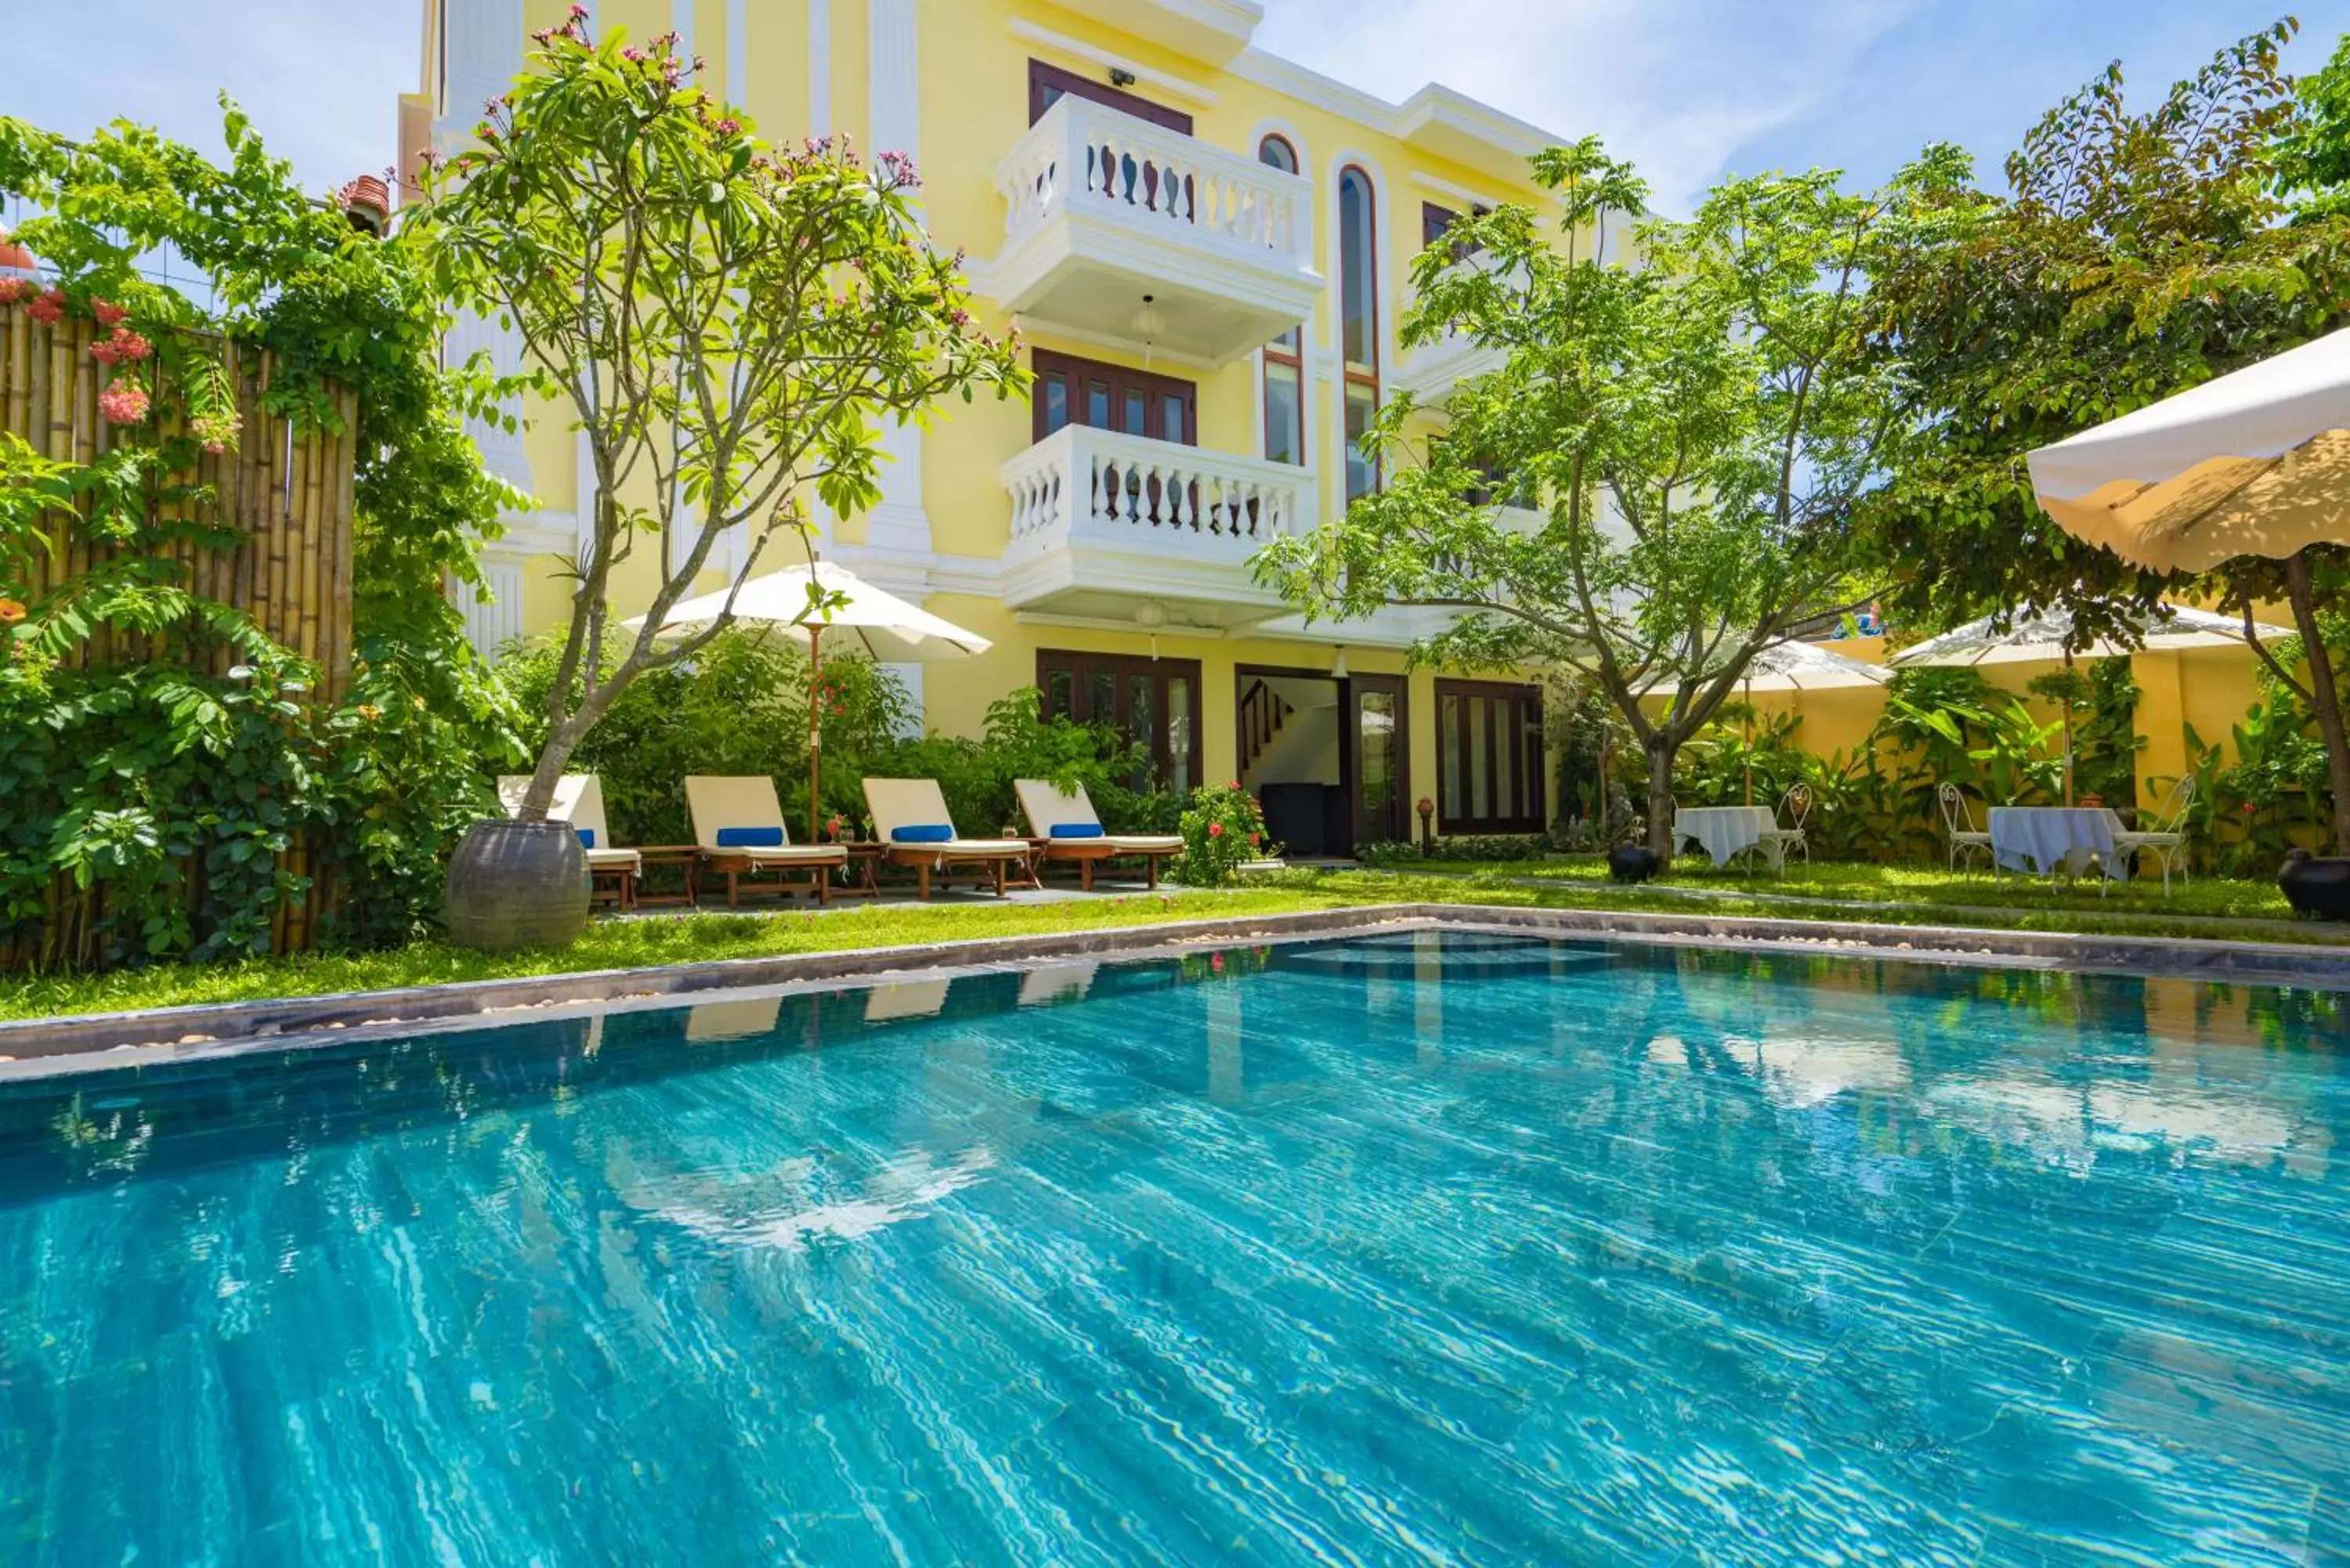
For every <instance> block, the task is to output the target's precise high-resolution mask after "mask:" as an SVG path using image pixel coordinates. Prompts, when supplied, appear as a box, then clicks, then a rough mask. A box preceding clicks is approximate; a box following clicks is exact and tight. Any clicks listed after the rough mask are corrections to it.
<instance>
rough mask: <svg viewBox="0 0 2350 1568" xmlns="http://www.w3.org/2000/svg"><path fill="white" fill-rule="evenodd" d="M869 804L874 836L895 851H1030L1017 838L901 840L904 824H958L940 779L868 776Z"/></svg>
mask: <svg viewBox="0 0 2350 1568" xmlns="http://www.w3.org/2000/svg"><path fill="white" fill-rule="evenodd" d="M865 805H866V807H867V809H868V810H870V811H871V812H872V813H873V836H874V837H876V838H878V839H879V840H880V841H881V842H882V843H884V844H886V845H888V846H889V850H890V853H891V854H893V855H912V856H919V857H924V858H927V859H931V860H941V859H958V858H969V859H974V860H994V859H1006V858H1009V857H1012V856H1014V855H1025V854H1027V853H1028V846H1027V845H1026V844H1024V843H1023V842H1022V841H1021V840H1019V839H1017V838H965V837H962V836H961V835H957V836H955V837H952V838H949V839H943V840H938V841H928V842H922V843H912V844H909V843H900V842H899V838H898V829H899V828H901V827H935V826H938V825H939V824H941V823H944V824H945V825H946V826H948V827H949V828H952V827H953V826H954V818H953V817H951V816H949V815H947V797H946V796H945V795H944V794H941V793H940V790H939V781H938V780H936V779H867V780H866V781H865Z"/></svg>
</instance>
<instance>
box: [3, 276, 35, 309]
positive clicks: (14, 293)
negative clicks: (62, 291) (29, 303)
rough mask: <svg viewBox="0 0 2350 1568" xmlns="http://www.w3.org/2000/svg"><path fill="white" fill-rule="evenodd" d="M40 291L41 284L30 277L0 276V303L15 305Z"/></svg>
mask: <svg viewBox="0 0 2350 1568" xmlns="http://www.w3.org/2000/svg"><path fill="white" fill-rule="evenodd" d="M40 292H41V286H40V285H39V284H37V283H35V282H34V281H33V280H32V279H31V278H29V277H0V305H14V304H16V302H17V301H18V300H22V299H30V298H32V297H33V296H35V295H36V294H38V293H40Z"/></svg>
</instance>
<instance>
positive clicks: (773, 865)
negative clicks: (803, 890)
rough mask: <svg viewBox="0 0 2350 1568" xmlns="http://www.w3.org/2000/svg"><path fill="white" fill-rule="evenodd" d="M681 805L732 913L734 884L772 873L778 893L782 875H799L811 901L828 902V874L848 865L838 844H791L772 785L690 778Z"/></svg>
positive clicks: (711, 776)
mask: <svg viewBox="0 0 2350 1568" xmlns="http://www.w3.org/2000/svg"><path fill="white" fill-rule="evenodd" d="M685 805H686V809H687V810H688V811H689V812H691V814H692V815H693V842H694V844H695V846H697V847H699V848H700V849H701V851H702V860H703V862H704V863H706V864H707V865H708V866H709V867H710V868H711V869H712V870H713V871H716V872H718V873H719V874H720V875H722V876H723V877H725V878H726V907H727V908H728V909H733V908H734V901H735V885H736V883H737V882H738V881H739V880H740V879H741V878H742V877H746V876H748V877H756V876H759V875H761V874H763V873H773V874H774V876H775V885H776V887H777V888H778V889H779V890H781V891H785V892H789V891H791V890H793V889H792V884H791V883H790V882H789V881H787V880H786V873H789V872H793V871H804V872H806V874H807V876H808V877H809V880H810V881H811V883H812V884H813V886H812V887H811V888H809V891H811V892H813V893H814V894H815V895H816V902H817V903H819V904H828V903H830V902H832V872H833V869H834V867H845V866H847V864H848V851H847V850H846V849H843V848H842V847H841V846H839V845H837V844H794V843H793V842H792V836H791V831H790V830H789V829H788V828H786V827H785V826H784V808H783V806H782V805H780V804H779V803H778V802H777V801H776V799H775V780H773V779H770V778H758V777H722V776H720V775H717V774H692V775H691V776H690V777H688V778H687V779H686V781H685Z"/></svg>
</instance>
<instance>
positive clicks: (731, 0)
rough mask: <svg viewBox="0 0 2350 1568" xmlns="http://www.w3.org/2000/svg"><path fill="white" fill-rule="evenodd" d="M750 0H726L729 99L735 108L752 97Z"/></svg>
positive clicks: (741, 105) (727, 96) (727, 92)
mask: <svg viewBox="0 0 2350 1568" xmlns="http://www.w3.org/2000/svg"><path fill="white" fill-rule="evenodd" d="M750 75H751V23H750V0H726V101H727V102H728V103H730V104H732V105H733V106H734V107H735V108H736V109H740V108H742V107H743V105H744V104H745V103H747V102H748V101H749V99H750V96H751V89H750V88H749V87H748V86H747V85H745V84H746V83H747V82H748V81H749V79H750Z"/></svg>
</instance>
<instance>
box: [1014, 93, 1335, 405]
mask: <svg viewBox="0 0 2350 1568" xmlns="http://www.w3.org/2000/svg"><path fill="white" fill-rule="evenodd" d="M995 185H996V189H997V190H999V191H1001V192H1003V199H1004V202H1005V203H1006V205H1007V207H1008V209H1009V211H1008V213H1007V214H1006V216H1005V219H1004V225H1003V249H1002V250H1001V251H1000V252H998V253H997V254H996V258H995V261H994V264H993V266H992V267H990V268H989V269H988V273H987V277H986V288H987V290H988V292H990V293H991V294H992V295H993V296H994V298H995V301H996V303H997V304H998V305H1000V306H1002V307H1003V309H1004V310H1005V311H1006V312H1008V313H1010V314H1012V315H1014V316H1019V317H1025V318H1026V319H1027V320H1028V321H1029V322H1030V323H1031V324H1032V325H1034V326H1038V327H1052V328H1057V329H1059V330H1062V331H1065V332H1068V333H1072V334H1075V335H1076V336H1078V337H1086V338H1091V339H1102V338H1108V339H1112V340H1115V341H1119V342H1131V343H1133V344H1135V345H1136V346H1137V347H1140V346H1141V345H1142V342H1143V338H1144V335H1143V334H1142V333H1141V332H1139V331H1138V330H1137V327H1136V325H1135V318H1136V317H1138V316H1139V315H1140V314H1141V313H1142V311H1143V308H1144V306H1143V296H1145V295H1149V296H1151V304H1150V308H1151V310H1152V311H1154V312H1155V313H1156V315H1157V316H1158V317H1159V318H1160V319H1161V320H1162V321H1163V322H1164V325H1163V326H1162V327H1157V328H1156V329H1155V331H1154V333H1153V334H1152V335H1151V338H1150V341H1151V344H1152V346H1153V347H1155V348H1159V349H1161V350H1163V351H1165V352H1166V353H1168V354H1169V355H1170V356H1171V357H1175V358H1181V359H1185V360H1189V361H1191V362H1192V363H1195V364H1198V365H1201V366H1205V367H1208V368H1211V369H1212V368H1215V367H1218V366H1222V365H1227V364H1230V363H1232V361H1233V360H1235V359H1238V358H1241V357H1242V356H1243V355H1244V354H1247V353H1250V352H1251V351H1253V350H1254V349H1256V348H1262V347H1263V345H1264V344H1266V343H1268V342H1270V341H1271V340H1272V339H1274V337H1279V336H1280V335H1281V334H1282V333H1284V332H1286V331H1287V330H1289V328H1290V327H1295V325H1296V324H1297V323H1298V322H1300V321H1302V320H1304V319H1305V317H1307V316H1309V315H1311V314H1312V312H1313V309H1314V303H1315V298H1316V297H1317V296H1319V295H1320V294H1321V291H1322V275H1321V274H1320V273H1318V272H1316V271H1315V270H1314V233H1313V187H1312V186H1311V185H1310V184H1308V183H1307V182H1305V180H1303V179H1301V178H1299V177H1298V176H1296V175H1295V174H1288V173H1284V172H1283V171H1281V170H1278V169H1274V168H1269V167H1267V166H1266V165H1264V164H1263V163H1260V162H1258V161H1256V160H1254V159H1253V158H1243V157H1241V156H1240V155H1238V154H1236V153H1232V152H1227V151H1223V150H1222V149H1221V148H1217V147H1211V146H1209V145H1207V144H1206V143H1204V142H1201V141H1198V140H1193V139H1192V138H1191V137H1189V136H1185V135H1184V134H1182V133H1181V132H1180V131H1176V130H1167V129H1165V128H1163V127H1160V126H1156V125H1152V124H1149V122H1147V121H1145V120H1141V119H1136V118H1135V117H1134V116H1132V115H1129V114H1124V113H1121V112H1119V111H1118V110H1117V109H1110V108H1107V107H1106V106H1104V105H1102V104H1097V103H1092V102H1089V101H1087V100H1086V99H1080V98H1077V97H1076V96H1074V95H1072V96H1068V97H1065V98H1063V99H1061V100H1060V101H1059V102H1057V103H1055V105H1054V106H1053V107H1052V108H1051V109H1047V110H1045V116H1044V118H1043V119H1039V120H1038V121H1037V122H1036V123H1035V125H1033V126H1031V127H1030V128H1029V130H1028V134H1027V135H1026V136H1024V137H1022V138H1021V139H1020V141H1019V143H1018V145H1016V146H1015V147H1014V148H1013V150H1012V151H1011V153H1010V154H1009V155H1008V156H1006V157H1005V158H1004V160H1003V161H1002V162H1001V163H999V164H997V165H996V169H995Z"/></svg>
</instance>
